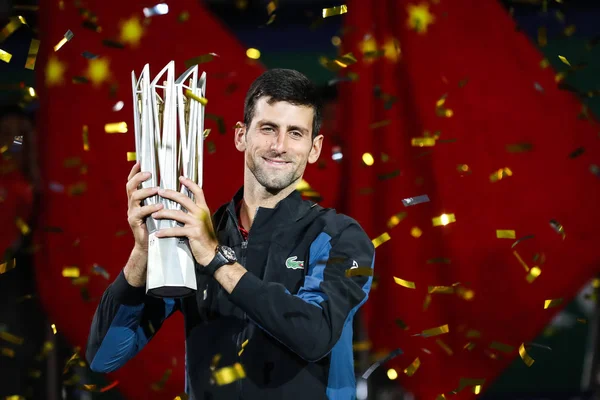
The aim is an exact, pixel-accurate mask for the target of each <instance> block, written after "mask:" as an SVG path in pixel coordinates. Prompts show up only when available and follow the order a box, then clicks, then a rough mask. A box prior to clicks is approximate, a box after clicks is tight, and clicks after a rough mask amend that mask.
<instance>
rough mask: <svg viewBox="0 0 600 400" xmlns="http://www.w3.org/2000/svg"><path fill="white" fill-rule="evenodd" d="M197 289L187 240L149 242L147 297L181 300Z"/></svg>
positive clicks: (173, 239) (151, 237)
mask: <svg viewBox="0 0 600 400" xmlns="http://www.w3.org/2000/svg"><path fill="white" fill-rule="evenodd" d="M196 290H197V283H196V264H195V261H194V256H192V252H191V250H190V245H189V242H188V240H187V238H157V237H156V233H155V232H154V233H151V234H150V236H149V240H148V270H147V274H146V294H148V295H150V296H154V297H184V296H189V295H191V294H194V293H195V292H196Z"/></svg>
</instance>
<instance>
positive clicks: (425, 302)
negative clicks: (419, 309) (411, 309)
mask: <svg viewBox="0 0 600 400" xmlns="http://www.w3.org/2000/svg"><path fill="white" fill-rule="evenodd" d="M430 304H431V295H430V294H428V295H427V296H425V300H423V311H425V310H427V309H428V308H429V305H430Z"/></svg>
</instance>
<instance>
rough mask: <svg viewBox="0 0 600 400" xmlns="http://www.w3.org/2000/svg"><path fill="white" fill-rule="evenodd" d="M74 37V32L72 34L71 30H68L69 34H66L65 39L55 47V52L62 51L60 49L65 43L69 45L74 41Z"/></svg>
mask: <svg viewBox="0 0 600 400" xmlns="http://www.w3.org/2000/svg"><path fill="white" fill-rule="evenodd" d="M73 36H74V34H73V32H71V31H70V30H67V32H65V35H64V37H63V38H62V39H60V42H58V43H57V44H56V46H54V51H58V50H60V48H61V47H63V46H64V45H65V43H67V42H68V41H70V40H71V39H73Z"/></svg>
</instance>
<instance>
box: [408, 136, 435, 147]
mask: <svg viewBox="0 0 600 400" xmlns="http://www.w3.org/2000/svg"><path fill="white" fill-rule="evenodd" d="M410 145H411V146H413V147H431V146H435V138H433V137H415V138H412V139H411V141H410Z"/></svg>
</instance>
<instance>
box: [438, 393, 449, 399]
mask: <svg viewBox="0 0 600 400" xmlns="http://www.w3.org/2000/svg"><path fill="white" fill-rule="evenodd" d="M446 399H447V397H446V395H445V394H443V393H442V394H438V396H437V397H436V398H435V400H446Z"/></svg>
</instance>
